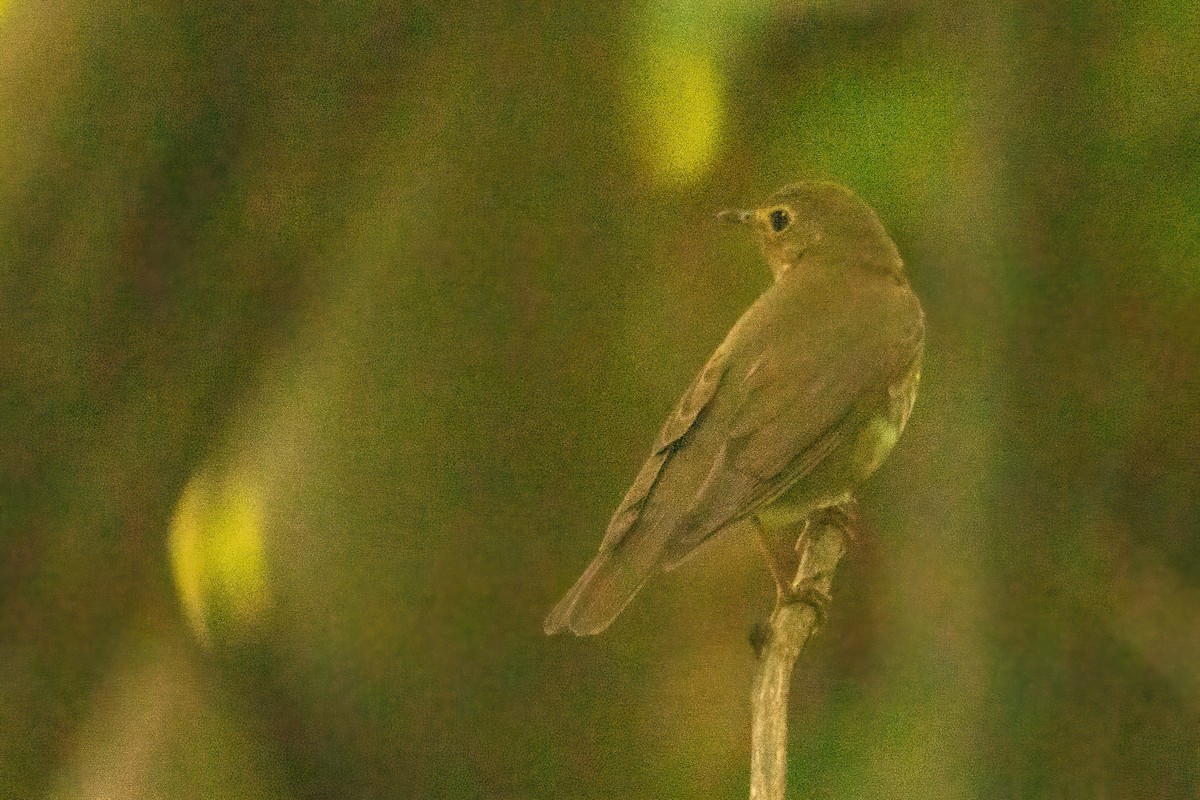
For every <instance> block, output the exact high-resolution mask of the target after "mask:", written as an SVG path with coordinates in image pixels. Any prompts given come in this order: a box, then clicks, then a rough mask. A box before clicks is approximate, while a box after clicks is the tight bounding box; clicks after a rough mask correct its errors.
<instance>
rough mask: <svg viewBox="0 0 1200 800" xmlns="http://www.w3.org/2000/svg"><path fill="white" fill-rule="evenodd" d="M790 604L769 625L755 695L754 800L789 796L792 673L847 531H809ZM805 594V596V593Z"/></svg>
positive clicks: (819, 527) (826, 525)
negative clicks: (814, 598)
mask: <svg viewBox="0 0 1200 800" xmlns="http://www.w3.org/2000/svg"><path fill="white" fill-rule="evenodd" d="M805 538H806V545H805V548H804V552H803V553H802V554H801V557H800V568H799V569H798V570H797V571H796V578H795V580H793V582H792V588H793V590H794V592H793V596H792V597H791V598H780V600H779V601H777V602H776V604H775V610H774V611H773V612H772V613H771V619H770V621H769V622H768V623H767V628H768V629H767V632H766V642H765V645H764V646H763V647H762V650H761V652H760V654H759V664H758V670H757V671H756V672H755V674H754V688H753V692H752V695H751V704H752V710H751V714H752V720H753V721H752V723H751V734H750V800H783V798H784V794H785V792H786V790H787V708H788V689H789V687H790V686H791V681H792V668H793V667H794V666H795V665H796V659H797V658H799V656H800V651H801V650H803V649H804V644H805V642H807V641H808V639H809V637H810V636H812V634H813V632H814V631H815V629H816V626H817V623H818V620H819V619H820V616H821V612H819V611H818V610H817V608H816V607H814V605H813V604H812V602H811V599H809V598H811V597H812V595H813V593H814V592H815V593H816V594H818V595H824V596H825V597H828V596H829V592H830V588H831V586H832V584H833V571H834V569H835V568H836V567H837V564H838V561H840V560H841V558H842V556H843V555H844V554H845V552H846V537H845V531H844V526H843V525H842V524H839V523H838V522H835V521H825V522H821V523H819V524H814V525H810V528H809V531H808V535H807V536H806V537H805ZM802 589H804V591H802Z"/></svg>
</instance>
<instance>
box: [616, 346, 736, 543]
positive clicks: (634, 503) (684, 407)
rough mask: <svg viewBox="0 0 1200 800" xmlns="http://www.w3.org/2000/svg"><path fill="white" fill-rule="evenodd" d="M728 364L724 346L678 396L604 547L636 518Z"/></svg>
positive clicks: (617, 540) (619, 538) (618, 538)
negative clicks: (664, 467)
mask: <svg viewBox="0 0 1200 800" xmlns="http://www.w3.org/2000/svg"><path fill="white" fill-rule="evenodd" d="M728 363H729V360H728V349H727V348H726V347H725V346H724V345H722V346H721V347H720V348H718V349H717V351H716V352H715V353H713V354H712V357H711V358H709V359H708V363H707V364H705V366H704V369H702V370H701V371H700V374H699V375H697V376H696V379H695V380H693V381H692V385H691V386H690V387H688V389H687V391H686V392H684V393H683V396H682V397H680V398H679V402H678V403H676V404H675V409H674V410H673V411H672V412H671V416H670V417H668V418H667V421H666V422H665V423H663V427H662V430H661V431H659V433H658V438H657V439H655V441H654V449H653V450H652V451H651V453H650V457H649V458H648V459H646V463H645V464H643V465H642V469H641V470H640V471H639V472H638V475H637V477H636V478H634V481H633V485H631V486H630V487H629V491H628V492H626V493H625V499H624V500H622V501H621V504H620V505H619V506H617V510H616V512H614V513H613V516H612V519H611V521H610V522H609V523H608V530H607V531H606V532H605V534H604V541H602V542H601V543H600V549H601V550H607V549H610V548H612V547H614V546H615V545H616V544H617V543H618V542H619V541H621V539H622V538H623V537H624V536H625V534H626V532H628V530H629V529H630V527H631V526H632V525H633V523H634V522H636V521H637V519H638V516H639V515H640V514H641V512H642V508H643V506H644V505H645V503H646V499H647V498H648V497H649V496H650V493H651V491H653V489H654V485H655V484H656V483H657V482H658V478H659V475H660V474H661V473H662V469H663V466H664V465H665V464H666V463H667V461H668V459H670V457H671V455H672V454H673V453H674V452H675V451H676V450H677V449H679V448H680V447H681V446H682V445H683V444H684V443H685V440H686V437H687V435H688V433H689V432H691V431H692V429H693V428H694V427H695V425H696V423H697V421H698V420H699V419H700V417H701V416H702V414H703V412H704V410H705V409H706V408H707V407H708V405H709V403H710V401H711V400H712V399H713V396H714V395H716V393H717V387H718V386H720V385H721V379H722V377H723V376H724V374H725V370H726V368H727V366H728Z"/></svg>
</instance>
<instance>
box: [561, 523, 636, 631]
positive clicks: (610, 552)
mask: <svg viewBox="0 0 1200 800" xmlns="http://www.w3.org/2000/svg"><path fill="white" fill-rule="evenodd" d="M644 555H651V554H649V553H647V554H644ZM631 556H633V557H631ZM654 566H655V561H654V559H653V558H652V557H651V558H645V557H642V558H637V557H636V554H635V553H631V552H629V551H628V550H627V549H626V548H623V547H621V546H620V545H618V546H617V547H615V548H609V549H604V550H601V551H600V552H599V553H598V554H597V555H596V557H595V558H594V559H592V563H591V564H590V565H589V566H588V568H587V570H586V571H585V572H584V573H583V575H582V576H581V577H580V578H579V580H578V581H576V582H575V585H574V586H572V587H571V591H569V592H567V593H566V595H565V596H564V597H563V599H562V600H559V601H558V605H556V606H555V607H554V610H553V611H551V612H550V616H548V617H546V624H545V629H546V633H549V634H554V633H559V632H561V631H564V630H570V631H571V632H572V633H574V634H576V635H578V636H590V635H592V634H596V633H600V632H601V631H602V630H604V629H605V628H607V627H608V626H609V624H610V623H611V622H612V621H613V620H614V619H616V617H617V615H618V614H620V613H621V610H622V609H624V608H625V606H627V605H628V604H629V601H630V600H632V599H633V596H634V595H635V594H637V591H638V589H641V588H642V584H644V583H645V582H646V580H647V579H648V578H649V577H650V575H651V573H652V571H653V569H654Z"/></svg>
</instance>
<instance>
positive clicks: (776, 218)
mask: <svg viewBox="0 0 1200 800" xmlns="http://www.w3.org/2000/svg"><path fill="white" fill-rule="evenodd" d="M770 220H771V230H773V231H775V232H776V233H779V232H780V231H782V230H783V229H784V228H786V227H787V226H788V223H790V222H791V221H792V218H791V216H790V215H789V214H788V212H786V211H784V210H783V209H782V208H777V209H775V210H774V211H772V212H771V214H770Z"/></svg>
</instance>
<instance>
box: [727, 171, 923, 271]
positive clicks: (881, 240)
mask: <svg viewBox="0 0 1200 800" xmlns="http://www.w3.org/2000/svg"><path fill="white" fill-rule="evenodd" d="M717 217H718V219H722V220H724V221H726V222H731V223H736V224H740V225H747V226H749V227H750V230H751V232H752V233H753V235H754V238H755V240H756V241H757V242H758V245H759V247H760V248H761V249H762V253H763V257H764V258H766V260H767V264H768V265H769V266H770V267H771V272H772V273H774V275H775V279H776V280H778V279H779V278H780V277H782V276H783V274H784V273H785V272H787V271H788V270H789V269H790V268H791V267H794V266H795V265H797V264H799V263H801V262H802V261H805V260H812V261H814V262H815V261H816V260H817V258H818V257H820V256H823V255H836V256H843V257H845V258H844V259H839V263H841V262H842V261H843V260H844V261H845V262H846V263H851V264H858V265H861V266H862V267H864V268H866V269H869V270H872V271H882V272H886V273H890V274H892V275H894V276H895V277H897V278H899V279H903V270H904V266H903V262H902V261H901V260H900V254H899V252H898V251H897V250H896V246H895V245H894V244H893V243H892V240H891V239H890V238H888V235H887V232H886V231H884V229H883V225H882V224H881V223H880V222H879V218H878V217H877V216H875V212H874V211H872V210H871V207H870V206H868V205H867V204H866V203H864V202H863V201H862V200H860V199H858V197H856V196H855V195H854V193H853V192H851V191H850V190H849V189H847V188H845V187H843V186H839V185H838V184H836V183H830V182H827V181H805V182H803V183H794V184H791V185H789V186H785V187H783V188H782V189H780V190H779V191H778V192H776V193H775V194H773V195H771V196H770V197H769V198H767V200H766V202H764V203H763V204H762V206H760V207H759V208H755V209H750V210H747V211H741V210H735V209H730V210H727V211H722V212H721V213H720V214H718V215H717Z"/></svg>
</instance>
